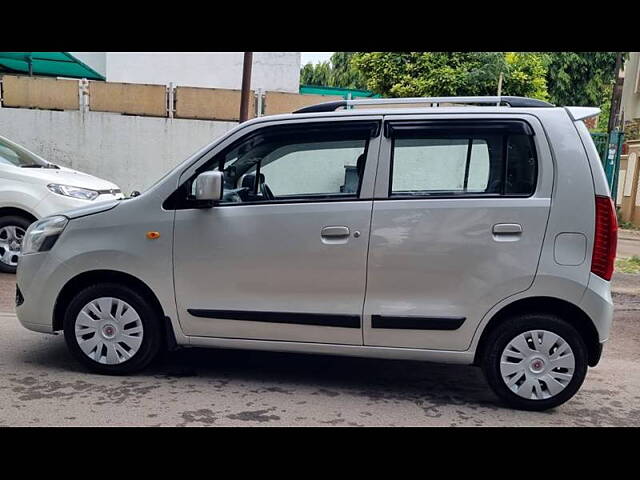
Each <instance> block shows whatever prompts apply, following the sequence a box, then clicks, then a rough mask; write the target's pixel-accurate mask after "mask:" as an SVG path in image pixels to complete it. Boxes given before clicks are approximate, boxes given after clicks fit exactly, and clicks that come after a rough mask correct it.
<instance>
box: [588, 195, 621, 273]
mask: <svg viewBox="0 0 640 480" xmlns="http://www.w3.org/2000/svg"><path fill="white" fill-rule="evenodd" d="M617 245H618V219H617V218H616V207H615V205H614V203H613V200H612V199H611V198H610V197H601V196H596V231H595V236H594V240H593V257H592V258H591V272H593V273H595V274H596V275H598V276H599V277H602V278H604V279H605V280H611V276H612V275H613V266H614V263H615V261H616V247H617Z"/></svg>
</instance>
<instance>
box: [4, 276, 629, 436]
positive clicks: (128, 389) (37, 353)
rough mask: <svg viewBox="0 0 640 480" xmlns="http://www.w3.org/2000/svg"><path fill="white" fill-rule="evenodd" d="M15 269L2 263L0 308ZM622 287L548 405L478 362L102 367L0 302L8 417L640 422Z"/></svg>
mask: <svg viewBox="0 0 640 480" xmlns="http://www.w3.org/2000/svg"><path fill="white" fill-rule="evenodd" d="M13 281H14V280H13V276H9V275H0V300H1V301H0V311H2V306H3V305H4V306H7V305H11V302H12V301H13V288H14V287H13ZM614 289H615V292H616V293H615V297H616V304H617V306H616V320H615V324H614V327H613V331H612V335H611V340H610V342H609V344H608V345H607V347H606V349H605V354H604V358H603V360H602V361H601V363H600V365H598V367H597V368H595V369H591V370H590V371H589V374H588V376H587V379H586V381H585V384H584V385H583V387H582V389H581V391H580V392H579V393H578V394H577V395H576V396H575V397H574V398H573V399H572V400H571V401H570V402H569V403H567V404H565V405H563V406H561V407H559V408H558V409H556V410H554V411H550V412H545V413H532V412H520V411H514V410H509V409H507V408H504V407H502V406H501V405H500V404H499V403H498V400H497V398H496V397H495V396H494V395H493V393H491V391H490V390H489V388H488V387H487V386H486V384H485V382H484V379H483V377H482V374H481V372H480V370H479V369H477V368H474V367H462V366H452V365H435V364H426V363H418V362H402V361H388V360H384V361H383V360H371V359H358V358H340V357H328V356H311V355H295V354H278V353H267V352H249V351H225V350H204V349H190V350H183V351H180V352H176V353H174V354H171V355H169V356H167V357H166V358H165V359H164V360H163V361H161V362H159V363H158V364H156V365H155V366H153V367H152V368H151V369H149V370H148V371H145V372H143V373H142V374H138V375H135V376H127V377H108V376H100V375H94V374H89V373H86V372H85V371H83V370H82V369H81V367H80V366H79V365H78V364H77V363H76V362H75V361H74V360H73V359H72V358H71V357H70V355H69V354H68V353H67V350H66V347H65V345H64V340H63V338H62V337H60V336H49V335H40V334H37V333H33V332H30V331H28V330H25V329H24V328H22V327H21V326H20V325H19V324H18V322H17V320H16V319H15V316H14V315H13V313H11V312H8V313H0V425H27V426H29V425H268V426H271V425H469V426H474V425H500V426H508V425H574V426H577V425H580V426H582V425H585V426H586V425H589V426H591V425H615V426H623V425H635V426H640V368H639V367H640V275H635V276H632V275H624V274H616V277H615V280H614ZM3 292H4V296H3V295H2V293H3ZM9 294H10V296H11V298H10V299H7V298H4V297H6V296H7V295H9ZM8 308H11V309H12V307H8Z"/></svg>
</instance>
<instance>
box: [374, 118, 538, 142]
mask: <svg viewBox="0 0 640 480" xmlns="http://www.w3.org/2000/svg"><path fill="white" fill-rule="evenodd" d="M483 133H484V134H487V133H492V134H496V133H502V134H515V135H528V136H533V134H534V133H533V129H532V128H531V126H530V125H529V124H528V123H527V122H525V121H523V120H492V119H486V120H415V121H411V120H409V121H402V120H389V121H387V122H385V126H384V134H385V136H386V137H393V138H412V137H424V136H432V135H434V136H435V135H456V134H460V135H464V136H465V137H468V136H469V135H473V134H483Z"/></svg>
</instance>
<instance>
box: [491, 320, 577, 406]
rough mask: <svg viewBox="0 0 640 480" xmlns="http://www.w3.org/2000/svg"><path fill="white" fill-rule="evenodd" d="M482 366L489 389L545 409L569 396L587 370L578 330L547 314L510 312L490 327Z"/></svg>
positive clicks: (514, 402) (506, 398) (513, 401)
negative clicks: (511, 316) (510, 316)
mask: <svg viewBox="0 0 640 480" xmlns="http://www.w3.org/2000/svg"><path fill="white" fill-rule="evenodd" d="M485 345H486V348H485V350H484V355H483V359H482V368H483V371H484V374H485V376H486V378H487V381H488V383H489V385H490V386H491V388H492V389H493V391H494V392H495V393H496V394H497V395H498V396H499V397H500V398H501V399H502V400H504V401H505V402H506V403H507V404H509V405H510V406H512V407H515V408H519V409H523V410H547V409H549V408H553V407H557V406H558V405H561V404H563V403H564V402H566V401H567V400H569V399H570V398H571V397H573V395H575V393H576V392H577V391H578V389H579V388H580V386H581V385H582V382H583V381H584V378H585V376H586V373H587V349H586V346H585V343H584V341H583V339H582V337H581V336H580V334H579V333H578V332H577V331H576V329H575V328H573V327H572V326H571V325H570V324H569V323H568V322H566V321H565V320H563V319H561V318H559V317H556V316H554V315H550V314H542V313H540V314H526V315H521V316H518V317H514V318H511V319H509V320H507V321H506V322H505V323H503V324H501V325H500V326H499V327H498V328H496V330H494V331H493V332H491V333H490V335H489V337H488V338H487V341H486V342H485Z"/></svg>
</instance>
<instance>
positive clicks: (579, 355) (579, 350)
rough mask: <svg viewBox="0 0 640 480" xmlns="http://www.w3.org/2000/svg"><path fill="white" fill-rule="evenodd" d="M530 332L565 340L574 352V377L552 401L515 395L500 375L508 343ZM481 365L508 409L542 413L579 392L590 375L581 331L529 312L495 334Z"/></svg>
mask: <svg viewBox="0 0 640 480" xmlns="http://www.w3.org/2000/svg"><path fill="white" fill-rule="evenodd" d="M530 330H547V331H549V332H552V333H555V334H556V335H559V336H560V337H562V339H564V340H565V341H566V342H567V343H568V344H569V346H570V347H571V350H572V351H573V355H574V360H575V370H574V374H573V378H572V379H571V380H570V381H569V383H568V384H567V385H566V386H565V388H564V389H563V390H561V391H560V392H559V393H557V394H556V395H555V396H552V397H551V398H542V399H526V398H523V397H521V396H519V395H517V394H516V393H514V392H513V391H512V390H511V389H510V388H509V387H508V386H507V384H506V383H505V381H504V380H503V378H502V374H501V373H500V361H501V356H502V353H503V351H504V349H505V348H506V347H507V345H508V344H509V342H510V341H511V340H513V339H514V338H516V336H518V335H520V334H521V333H524V332H527V331H530ZM484 345H485V348H484V351H483V352H482V358H481V365H482V370H483V372H484V375H485V377H486V379H487V382H488V383H489V386H490V387H491V389H492V390H493V391H494V392H495V393H496V395H498V396H499V397H500V398H501V399H502V400H503V401H504V402H506V403H507V404H508V405H509V406H511V407H514V408H517V409H521V410H534V411H541V410H547V409H550V408H554V407H557V406H558V405H561V404H563V403H564V402H566V401H567V400H569V399H570V398H571V397H573V396H574V395H575V393H576V392H577V391H578V389H579V388H580V386H581V385H582V382H583V381H584V379H585V376H586V374H587V366H588V360H587V347H586V345H585V342H584V340H583V339H582V337H581V336H580V334H579V333H578V331H577V330H576V329H575V328H574V327H573V326H571V325H570V324H569V323H568V322H567V321H565V320H563V319H562V318H560V317H558V316H556V315H553V314H548V313H529V314H522V315H518V316H514V317H512V318H510V319H508V320H506V321H505V322H504V323H502V324H501V325H500V326H498V327H497V328H496V329H495V330H494V331H493V332H491V333H489V336H488V337H487V339H486V341H485V342H484Z"/></svg>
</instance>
